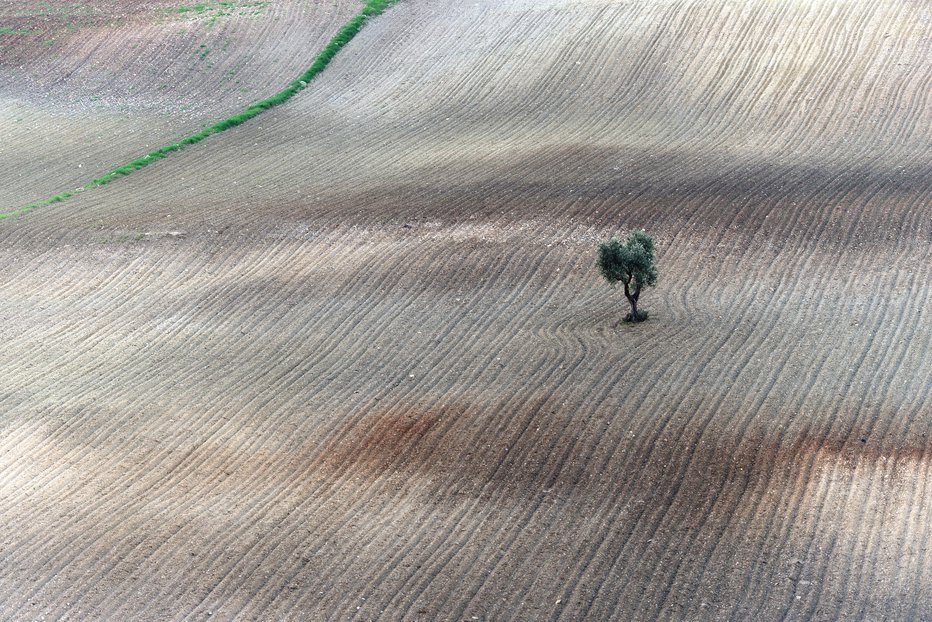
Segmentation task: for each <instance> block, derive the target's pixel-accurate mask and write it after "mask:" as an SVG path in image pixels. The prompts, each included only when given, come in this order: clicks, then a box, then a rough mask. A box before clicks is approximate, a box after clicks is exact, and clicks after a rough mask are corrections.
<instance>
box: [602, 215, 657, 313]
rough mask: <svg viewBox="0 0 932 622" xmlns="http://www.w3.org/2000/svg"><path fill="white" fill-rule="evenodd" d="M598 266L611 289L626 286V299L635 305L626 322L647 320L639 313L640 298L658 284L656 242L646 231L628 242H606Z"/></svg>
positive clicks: (632, 305)
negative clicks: (617, 284)
mask: <svg viewBox="0 0 932 622" xmlns="http://www.w3.org/2000/svg"><path fill="white" fill-rule="evenodd" d="M596 266H597V267H598V268H599V272H600V273H601V274H602V276H603V277H605V280H606V281H608V283H609V285H615V284H616V283H619V282H620V283H622V284H624V286H625V298H627V299H628V302H629V303H630V304H631V313H629V314H628V315H627V316H625V321H627V322H640V321H641V320H643V319H647V318H646V316H645V315H643V314H640V313H638V298H640V296H641V290H642V289H643V288H644V287H647V286H650V285H653V284H654V283H656V282H657V266H656V265H655V264H654V238H652V237H651V236H649V235H648V234H647V233H645V232H644V231H632V232H631V233H629V234H628V235H627V236H626V237H625V239H624V240H618V239H616V238H612V239H611V240H607V241H605V242H602V243H601V244H599V256H598V259H597V260H596Z"/></svg>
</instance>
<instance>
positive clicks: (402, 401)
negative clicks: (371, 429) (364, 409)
mask: <svg viewBox="0 0 932 622" xmlns="http://www.w3.org/2000/svg"><path fill="white" fill-rule="evenodd" d="M401 403H404V398H402V400H401ZM376 425H378V424H377V423H376Z"/></svg>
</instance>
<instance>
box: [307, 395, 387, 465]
mask: <svg viewBox="0 0 932 622" xmlns="http://www.w3.org/2000/svg"><path fill="white" fill-rule="evenodd" d="M398 403H399V404H401V403H404V402H403V398H402V399H400V400H399V402H398ZM373 425H378V422H374V424H373ZM353 427H355V425H354V424H350V425H345V426H344V430H350V429H352V428H353ZM337 442H339V441H337ZM332 443H333V441H328V440H326V439H325V440H324V441H323V442H322V443H321V445H322V446H324V445H329V444H332ZM312 466H313V465H312ZM335 477H338V478H340V479H343V480H348V479H352V477H351V473H350V474H344V475H342V476H340V475H337V476H335Z"/></svg>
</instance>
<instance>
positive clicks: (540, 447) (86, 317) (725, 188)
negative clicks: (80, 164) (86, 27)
mask: <svg viewBox="0 0 932 622" xmlns="http://www.w3.org/2000/svg"><path fill="white" fill-rule="evenodd" d="M930 35H932V22H930V17H929V12H928V9H927V7H925V6H923V5H922V4H921V3H919V4H917V3H909V2H890V3H885V4H884V5H883V6H878V3H875V2H867V1H866V0H865V1H863V2H861V1H855V2H850V1H845V2H842V1H840V0H839V1H837V2H836V1H828V0H824V1H822V0H820V1H818V2H776V3H775V2H750V3H735V4H731V3H724V4H723V3H711V2H688V3H679V2H676V3H674V2H665V1H661V0H649V1H648V0H645V1H642V2H626V3H618V2H599V1H582V2H565V1H562V2H560V1H557V0H554V1H553V2H543V1H535V2H530V1H528V2H520V1H515V2H508V3H502V2H497V1H496V2H492V1H489V2H479V3H473V2H470V3H460V2H454V1H453V0H449V1H437V2H432V1H419V0H411V1H404V2H402V3H401V4H400V5H398V6H396V7H394V8H392V9H390V10H389V11H387V12H386V13H385V14H384V15H382V16H380V17H379V18H378V19H376V20H374V21H373V22H372V23H370V24H369V25H367V26H366V28H365V29H364V30H363V31H362V32H361V33H360V35H358V37H357V38H356V39H354V40H353V41H352V42H351V43H350V44H349V45H348V46H347V48H346V49H345V50H344V51H343V52H341V54H340V55H339V56H338V57H337V58H336V59H335V60H334V62H333V64H332V65H331V66H330V67H329V68H328V69H327V71H326V72H325V73H324V74H322V75H321V77H320V79H319V81H317V82H316V83H315V84H314V85H313V88H311V89H308V90H306V91H304V92H302V94H301V95H299V96H298V97H296V98H295V99H293V100H291V102H289V103H288V104H287V105H285V106H283V107H280V108H277V109H274V110H273V111H271V112H269V113H267V114H266V115H263V116H261V117H259V118H257V119H255V120H253V121H252V122H250V123H247V124H245V125H243V126H240V127H238V128H235V129H234V130H231V131H229V132H226V133H224V134H222V135H219V136H214V137H212V138H211V139H209V140H208V141H205V142H203V143H200V144H199V145H197V146H195V147H193V148H191V149H188V150H186V151H184V152H182V153H180V154H175V155H172V156H171V157H170V158H168V159H166V160H163V161H160V162H158V163H156V164H154V165H152V166H149V167H147V168H146V169H144V170H142V171H139V172H137V173H135V174H133V175H132V176H130V177H128V178H126V179H123V180H120V181H119V182H117V183H114V184H111V185H109V186H107V187H104V188H101V189H97V190H94V191H91V192H85V193H83V194H82V195H81V196H79V197H77V198H76V199H74V200H70V201H68V202H65V203H63V204H61V205H56V206H52V207H48V208H42V209H40V210H37V211H35V212H32V213H30V214H29V215H28V216H26V217H24V218H17V219H13V220H7V221H4V222H2V223H0V261H2V262H3V265H4V266H6V269H5V271H4V278H3V279H2V280H0V318H3V321H2V322H0V338H2V339H3V343H4V347H3V349H2V358H0V366H2V373H3V377H4V379H5V382H4V386H3V389H2V394H0V404H2V412H3V415H2V417H0V425H2V431H3V436H2V442H0V524H2V525H3V526H4V530H3V542H2V544H0V546H2V553H3V554H2V556H0V606H2V609H0V616H2V617H5V618H9V619H24V618H38V617H40V616H43V615H44V616H46V617H47V618H58V617H66V616H67V617H70V618H71V619H86V618H109V619H151V620H161V619H206V618H207V617H210V618H211V619H232V618H237V619H256V620H269V619H310V620H326V619H332V620H344V619H360V620H365V619H387V620H388V619H391V620H394V619H438V620H460V619H465V620H469V619H490V620H498V619H520V620H545V619H563V620H581V619H617V620H642V619H643V620H647V619H690V620H692V619H715V620H719V619H721V620H727V619H732V620H769V619H871V620H874V619H922V618H927V617H932V596H930V594H932V592H930V591H929V590H928V585H929V582H930V580H932V556H928V555H927V552H926V549H927V548H928V547H927V543H928V542H930V538H932V520H930V519H932V517H930V512H932V492H930V490H929V487H928V483H929V482H930V481H932V473H930V456H932V441H930V439H929V434H930V433H932V429H930V413H932V385H930V382H929V378H930V374H932V357H930V356H929V352H930V351H932V322H930V316H929V314H930V308H932V307H930V300H929V298H930V293H932V292H930V286H929V283H930V281H932V263H930V259H932V257H930V254H932V253H930V248H932V246H930V241H932V227H930V220H929V216H930V211H929V210H930V204H932V201H930V198H932V181H930V180H932V174H930V173H932V171H930V166H929V159H928V153H929V147H930V145H929V137H930V134H932V132H930V121H932V110H930V102H929V93H930V89H929V88H928V86H929V83H930V78H932V71H930V66H929V64H928V62H924V59H928V55H929V51H930V49H929V48H930V41H932V38H930ZM26 174H27V175H38V173H37V172H36V171H34V170H31V169H30V170H28V171H27V172H26ZM633 227H638V228H640V227H644V228H647V229H648V230H650V231H652V232H654V233H655V234H656V235H657V238H658V245H659V254H660V257H659V265H660V275H661V279H660V282H659V283H658V286H657V287H656V288H655V289H652V290H649V291H648V292H647V293H645V294H644V297H643V299H642V300H643V304H644V306H645V307H646V308H647V309H648V310H649V311H650V314H651V317H650V320H649V321H648V322H646V323H644V324H641V325H638V326H626V325H623V326H617V320H618V318H619V317H620V316H622V315H623V313H624V311H625V310H624V308H623V307H622V304H621V303H622V302H623V299H622V297H621V296H620V295H619V294H618V293H617V292H614V291H611V290H610V289H608V287H607V286H606V285H605V284H604V283H603V282H601V281H600V279H599V277H598V275H597V273H596V271H595V269H594V266H593V262H594V249H595V246H596V244H597V242H598V241H599V240H601V239H604V238H606V237H608V236H610V235H613V234H617V233H619V232H623V231H625V230H627V229H629V228H633Z"/></svg>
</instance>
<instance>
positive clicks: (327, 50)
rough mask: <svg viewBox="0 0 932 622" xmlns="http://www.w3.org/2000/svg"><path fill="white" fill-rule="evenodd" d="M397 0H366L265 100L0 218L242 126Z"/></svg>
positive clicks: (301, 83)
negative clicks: (307, 63)
mask: <svg viewBox="0 0 932 622" xmlns="http://www.w3.org/2000/svg"><path fill="white" fill-rule="evenodd" d="M398 1H399V0H368V1H367V2H366V5H365V6H364V7H363V9H362V11H360V12H359V14H357V15H356V16H355V17H353V19H351V20H350V21H348V22H347V23H346V24H344V25H343V27H342V28H341V29H340V30H339V32H337V34H336V35H334V37H333V38H332V39H330V41H329V42H328V43H327V45H326V46H325V47H324V49H323V50H322V51H321V52H320V53H319V54H318V55H317V57H316V58H315V59H314V62H313V64H311V66H310V68H309V69H308V70H307V71H305V72H304V73H303V74H301V75H300V76H299V77H298V78H297V79H296V80H294V81H292V82H291V83H290V84H289V85H288V86H287V87H285V88H284V89H283V90H281V91H279V92H278V93H276V94H275V95H272V96H271V97H269V98H267V99H263V100H260V101H257V102H254V103H252V104H250V105H249V106H248V107H247V108H246V109H245V110H242V111H240V112H239V113H237V114H235V115H233V116H232V117H229V118H227V119H224V120H222V121H219V122H217V123H214V124H212V125H209V126H208V127H206V128H204V129H203V130H201V131H200V132H197V133H196V134H191V135H190V136H186V137H185V138H182V139H181V140H179V141H178V142H176V143H172V144H170V145H165V146H164V147H160V148H159V149H156V150H155V151H150V152H149V153H147V154H146V155H144V156H142V157H140V158H137V159H135V160H133V161H132V162H128V163H126V164H124V165H123V166H119V167H117V168H115V169H113V170H112V171H109V172H107V173H105V174H103V175H101V176H100V177H98V178H97V179H93V180H91V181H90V183H88V184H87V185H86V186H85V187H84V188H79V189H78V190H76V191H74V192H64V193H62V194H59V195H56V196H54V197H52V198H51V199H46V200H45V201H38V202H36V203H30V204H29V205H27V206H25V207H23V208H20V209H18V210H16V211H13V212H7V213H5V214H0V220H5V219H7V218H10V217H12V216H19V215H22V214H26V213H28V212H31V211H32V210H34V209H37V208H39V207H42V206H43V205H51V204H54V203H60V202H61V201H64V200H65V199H68V198H70V197H72V196H74V195H75V194H76V193H78V192H81V191H83V190H85V189H87V188H94V187H97V186H103V185H106V184H108V183H110V182H111V181H113V180H114V179H118V178H120V177H125V176H126V175H129V174H130V173H132V172H134V171H138V170H139V169H141V168H145V167H147V166H149V165H150V164H152V163H153V162H156V161H158V160H161V159H162V158H165V157H167V156H169V155H171V154H172V153H174V152H176V151H181V150H182V149H184V148H185V147H187V146H189V145H195V144H197V143H199V142H201V141H202V140H204V139H205V138H207V137H208V136H211V135H213V134H219V133H220V132H224V131H226V130H228V129H231V128H234V127H236V126H238V125H242V124H243V123H245V122H246V121H249V120H250V119H252V118H253V117H256V116H258V115H260V114H262V113H263V112H265V111H266V110H268V109H269V108H273V107H275V106H279V105H281V104H284V103H285V102H286V101H288V100H289V99H291V98H292V97H294V96H295V95H297V94H298V93H299V92H301V91H302V90H304V89H305V88H307V85H308V84H309V83H310V82H311V80H313V79H314V78H315V77H317V75H318V74H320V73H321V72H322V71H323V70H324V69H325V68H326V67H327V65H329V64H330V61H331V60H333V57H334V56H336V55H337V53H338V52H339V51H340V50H341V49H342V48H343V46H345V45H346V44H347V43H349V42H350V40H351V39H352V38H353V37H355V36H356V35H357V34H358V33H359V31H360V30H362V27H363V25H364V24H365V23H366V20H367V19H369V18H371V17H375V16H376V15H379V14H380V13H381V12H382V11H384V10H385V9H387V8H388V7H389V6H391V5H392V4H395V3H396V2H398Z"/></svg>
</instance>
